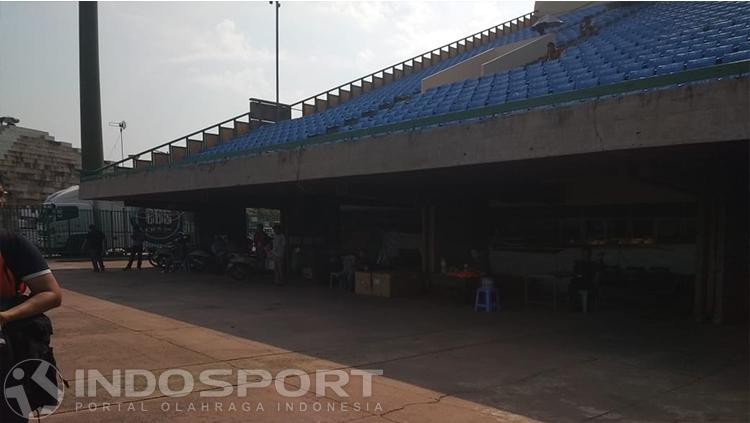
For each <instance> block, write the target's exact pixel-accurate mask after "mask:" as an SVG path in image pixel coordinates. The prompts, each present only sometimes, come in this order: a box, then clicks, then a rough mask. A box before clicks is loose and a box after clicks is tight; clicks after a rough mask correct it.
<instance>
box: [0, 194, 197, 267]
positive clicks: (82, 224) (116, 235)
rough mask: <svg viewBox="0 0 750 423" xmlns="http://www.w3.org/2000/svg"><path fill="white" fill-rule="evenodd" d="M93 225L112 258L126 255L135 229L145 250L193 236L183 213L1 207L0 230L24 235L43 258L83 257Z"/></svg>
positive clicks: (189, 219) (188, 216)
mask: <svg viewBox="0 0 750 423" xmlns="http://www.w3.org/2000/svg"><path fill="white" fill-rule="evenodd" d="M92 224H93V225H96V226H97V227H98V228H99V229H100V230H101V231H102V232H104V235H105V236H106V248H107V253H108V254H111V255H118V254H124V253H125V252H126V251H127V249H128V247H129V246H130V242H131V234H132V233H133V230H134V228H135V227H136V226H138V227H140V228H141V229H142V230H143V231H144V232H145V233H146V244H147V246H148V245H149V244H157V245H158V244H162V243H165V242H168V241H169V240H170V239H171V238H172V237H174V236H175V235H177V234H178V233H185V234H189V235H191V236H193V237H194V235H195V233H194V232H195V225H194V221H193V216H192V214H190V213H185V212H178V211H170V210H158V209H144V208H132V207H121V208H117V209H90V208H81V207H77V206H62V207H54V206H24V207H0V228H2V229H7V230H10V231H13V232H16V233H19V234H21V235H23V236H24V237H25V238H27V239H28V240H30V241H31V242H32V243H34V245H36V246H37V247H38V248H39V250H41V251H42V253H43V254H45V255H46V256H71V257H74V256H83V255H84V252H83V249H82V248H83V242H84V240H85V239H86V233H87V232H88V228H89V225H92Z"/></svg>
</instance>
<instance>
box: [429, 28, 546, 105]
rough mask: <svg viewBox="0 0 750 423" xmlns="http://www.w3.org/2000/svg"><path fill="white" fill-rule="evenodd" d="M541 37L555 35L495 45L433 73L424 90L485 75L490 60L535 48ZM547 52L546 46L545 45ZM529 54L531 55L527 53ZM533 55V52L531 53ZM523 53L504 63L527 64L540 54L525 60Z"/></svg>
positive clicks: (513, 55)
mask: <svg viewBox="0 0 750 423" xmlns="http://www.w3.org/2000/svg"><path fill="white" fill-rule="evenodd" d="M539 38H544V39H549V40H551V39H554V36H553V35H551V34H547V35H545V36H543V37H537V38H535V39H533V40H522V41H518V42H515V43H511V44H507V45H504V46H500V47H495V48H493V49H490V50H487V51H485V52H482V53H479V54H477V55H476V56H472V57H470V58H469V59H466V60H464V61H463V62H460V63H457V64H455V65H453V66H451V67H449V68H447V69H443V70H442V71H440V72H438V73H435V74H433V75H430V76H428V77H427V78H425V79H423V80H422V92H425V91H427V90H428V89H430V88H432V87H438V86H440V85H445V84H450V83H452V82H456V81H463V80H466V79H469V78H477V77H479V76H482V75H485V73H484V72H483V69H484V67H485V64H486V63H488V62H493V61H494V60H497V59H498V58H500V57H505V56H507V55H509V54H510V53H511V52H516V51H521V50H524V48H525V46H527V45H532V47H531V48H532V49H534V47H533V46H534V45H536V43H535V41H538V39H539ZM544 45H545V46H546V45H547V42H544ZM545 52H546V47H545ZM543 55H544V52H542V56H543ZM526 56H529V55H526ZM531 56H533V54H531ZM523 57H525V56H522V55H518V54H516V53H514V54H510V57H509V58H508V59H506V60H505V61H504V62H503V63H505V64H510V63H513V65H512V66H511V67H514V66H521V65H525V64H526V63H529V62H531V61H534V60H536V59H538V58H539V57H540V56H538V55H537V56H533V58H532V59H531V60H527V61H523V60H524V59H523ZM513 58H518V60H513Z"/></svg>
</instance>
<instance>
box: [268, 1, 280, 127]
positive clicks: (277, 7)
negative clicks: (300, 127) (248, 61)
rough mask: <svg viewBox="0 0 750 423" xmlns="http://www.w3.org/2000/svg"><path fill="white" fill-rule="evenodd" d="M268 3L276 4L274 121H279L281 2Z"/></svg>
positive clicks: (270, 2)
mask: <svg viewBox="0 0 750 423" xmlns="http://www.w3.org/2000/svg"><path fill="white" fill-rule="evenodd" d="M268 3H269V4H275V5H276V8H275V9H276V122H278V121H279V117H280V115H281V114H280V112H279V9H280V8H281V3H280V2H278V1H269V2H268Z"/></svg>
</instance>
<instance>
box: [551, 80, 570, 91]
mask: <svg viewBox="0 0 750 423" xmlns="http://www.w3.org/2000/svg"><path fill="white" fill-rule="evenodd" d="M573 89H575V84H573V83H572V82H566V83H564V84H557V85H553V86H552V92H555V93H561V92H565V91H573Z"/></svg>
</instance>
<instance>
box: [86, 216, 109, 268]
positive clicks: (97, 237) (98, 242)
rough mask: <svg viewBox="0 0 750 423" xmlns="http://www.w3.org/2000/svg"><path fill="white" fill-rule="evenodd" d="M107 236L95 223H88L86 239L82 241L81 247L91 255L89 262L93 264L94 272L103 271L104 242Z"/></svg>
mask: <svg viewBox="0 0 750 423" xmlns="http://www.w3.org/2000/svg"><path fill="white" fill-rule="evenodd" d="M106 239H107V237H106V236H104V232H102V231H100V230H99V229H98V228H97V227H96V225H89V233H88V234H86V241H84V242H83V249H84V250H85V251H88V253H89V257H91V264H92V265H93V266H94V272H103V271H104V259H103V258H102V257H103V256H104V242H105V241H106Z"/></svg>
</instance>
